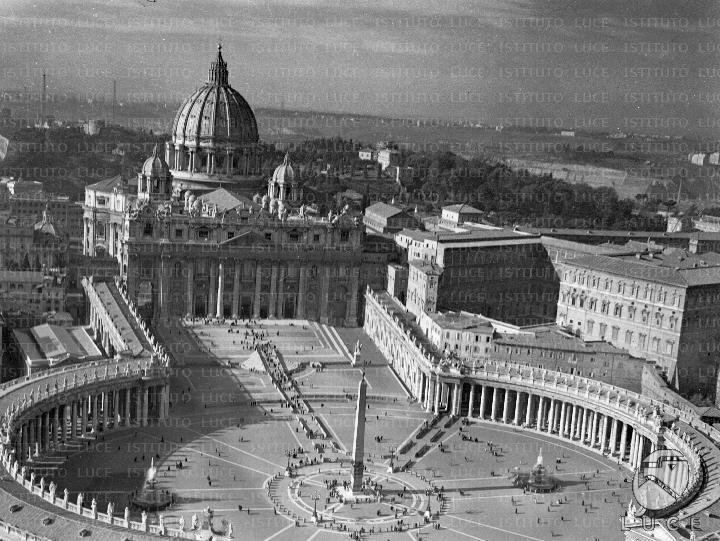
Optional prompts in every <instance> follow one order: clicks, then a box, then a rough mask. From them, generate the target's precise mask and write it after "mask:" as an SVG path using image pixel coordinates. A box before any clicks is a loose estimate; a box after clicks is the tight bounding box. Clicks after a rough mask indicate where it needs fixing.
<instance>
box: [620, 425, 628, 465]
mask: <svg viewBox="0 0 720 541" xmlns="http://www.w3.org/2000/svg"><path fill="white" fill-rule="evenodd" d="M627 433H628V425H627V423H623V424H622V433H621V434H620V452H619V455H618V458H619V460H620V461H623V460H625V453H626V445H627Z"/></svg>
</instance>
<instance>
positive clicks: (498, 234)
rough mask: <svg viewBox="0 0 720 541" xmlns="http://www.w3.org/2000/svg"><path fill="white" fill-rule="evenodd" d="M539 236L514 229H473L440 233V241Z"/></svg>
mask: <svg viewBox="0 0 720 541" xmlns="http://www.w3.org/2000/svg"><path fill="white" fill-rule="evenodd" d="M527 238H537V239H538V240H539V239H540V235H537V234H532V233H523V232H521V231H515V230H512V229H497V228H487V229H473V230H472V231H467V232H462V233H438V234H437V239H438V242H442V243H445V244H450V243H454V242H458V243H459V242H468V241H482V240H502V239H527Z"/></svg>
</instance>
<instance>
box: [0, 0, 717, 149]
mask: <svg viewBox="0 0 720 541" xmlns="http://www.w3.org/2000/svg"><path fill="white" fill-rule="evenodd" d="M0 35H2V43H0V69H1V70H2V71H1V72H0V88H22V87H23V86H28V87H30V88H31V89H35V90H37V89H38V88H39V86H40V83H39V81H40V76H39V74H40V73H41V71H42V69H43V68H44V69H46V70H47V73H48V81H49V85H48V86H49V88H50V91H51V92H58V93H62V92H75V93H81V94H83V95H90V96H91V95H92V94H94V93H104V94H105V95H106V96H108V97H109V96H110V95H111V88H112V79H113V78H114V79H117V85H118V96H119V100H120V101H125V102H129V101H133V100H139V99H144V98H145V97H147V96H150V97H153V98H154V99H156V100H157V101H168V102H174V101H180V100H182V99H183V98H184V97H186V96H187V95H188V94H189V93H190V92H192V91H193V90H194V89H195V88H196V87H198V86H200V85H201V84H202V83H203V82H204V81H205V80H206V78H207V69H208V67H209V63H210V61H211V60H212V58H213V57H214V55H215V51H216V48H217V42H218V39H221V40H222V44H223V54H224V57H225V59H226V61H227V62H228V68H229V71H230V82H231V84H232V85H233V86H234V87H235V88H236V89H237V90H238V91H239V92H240V93H241V94H243V95H244V96H245V97H246V99H247V100H248V101H249V102H250V104H251V106H253V107H255V108H257V107H263V106H277V107H279V106H280V105H281V103H283V102H284V105H285V107H286V108H288V109H312V110H328V111H348V112H358V113H370V114H382V115H390V116H401V117H405V116H407V117H421V118H442V119H449V118H456V119H460V118H466V119H470V120H473V121H479V122H483V123H488V124H493V125H494V124H504V125H511V124H516V125H517V124H524V125H538V126H543V125H545V126H549V127H563V128H572V127H592V128H598V129H602V130H605V131H609V130H614V129H617V128H620V129H622V130H625V131H632V132H663V133H687V132H702V133H704V134H705V135H707V136H712V134H713V133H716V132H717V131H718V130H717V128H720V112H719V111H720V107H718V106H719V105H720V2H717V1H716V0H707V1H705V0H703V1H690V2H683V1H677V0H674V1H644V0H632V1H628V0H617V1H616V0H613V1H592V0H578V1H570V0H536V1H529V0H518V1H512V0H483V1H461V0H457V1H456V0H443V1H440V0H378V1H375V2H366V1H363V0H360V1H352V2H338V1H337V0H332V1H324V0H318V1H310V0H304V1H303V0H297V1H294V0H287V1H284V2H274V1H269V0H266V1H250V0H193V1H187V0H156V1H155V2H148V1H146V0H102V1H94V0H40V1H37V2H30V1H28V0H2V1H0Z"/></svg>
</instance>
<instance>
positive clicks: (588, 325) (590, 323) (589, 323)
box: [587, 319, 595, 334]
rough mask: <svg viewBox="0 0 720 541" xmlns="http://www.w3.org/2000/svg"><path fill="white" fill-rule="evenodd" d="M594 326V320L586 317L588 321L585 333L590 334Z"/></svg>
mask: <svg viewBox="0 0 720 541" xmlns="http://www.w3.org/2000/svg"><path fill="white" fill-rule="evenodd" d="M594 326H595V322H594V321H593V320H592V319H588V321H587V333H588V334H592V332H593V327H594Z"/></svg>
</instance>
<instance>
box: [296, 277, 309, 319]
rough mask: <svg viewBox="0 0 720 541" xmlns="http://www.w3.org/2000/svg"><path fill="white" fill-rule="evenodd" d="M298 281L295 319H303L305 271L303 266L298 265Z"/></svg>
mask: <svg viewBox="0 0 720 541" xmlns="http://www.w3.org/2000/svg"><path fill="white" fill-rule="evenodd" d="M298 272H299V273H300V279H299V281H298V299H297V314H296V315H295V317H296V318H297V319H305V297H306V296H307V269H306V268H305V265H303V264H302V263H300V268H299V269H298Z"/></svg>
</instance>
